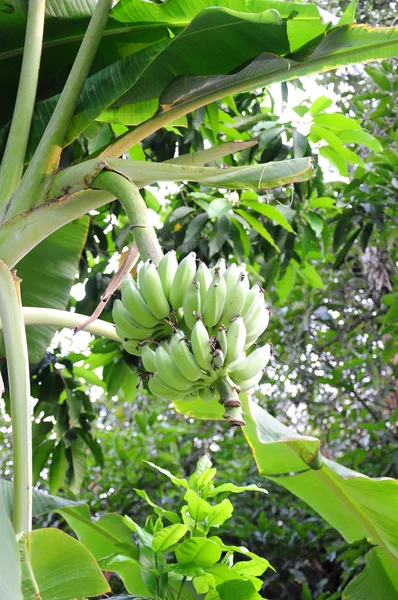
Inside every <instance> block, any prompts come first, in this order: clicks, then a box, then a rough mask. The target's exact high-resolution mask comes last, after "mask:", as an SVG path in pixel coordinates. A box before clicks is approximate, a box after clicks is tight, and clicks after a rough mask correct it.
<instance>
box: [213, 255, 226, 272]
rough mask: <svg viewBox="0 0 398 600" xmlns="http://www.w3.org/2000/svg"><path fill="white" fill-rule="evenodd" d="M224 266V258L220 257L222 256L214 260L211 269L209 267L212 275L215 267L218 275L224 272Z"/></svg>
mask: <svg viewBox="0 0 398 600" xmlns="http://www.w3.org/2000/svg"><path fill="white" fill-rule="evenodd" d="M225 267H226V264H225V258H222V257H221V258H219V259H218V261H217V262H216V264H215V265H214V267H213V268H212V269H210V271H211V273H212V275H213V277H214V275H215V274H216V272H217V269H218V271H219V273H220V275H224V273H225Z"/></svg>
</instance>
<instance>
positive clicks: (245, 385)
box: [238, 370, 264, 392]
mask: <svg viewBox="0 0 398 600" xmlns="http://www.w3.org/2000/svg"><path fill="white" fill-rule="evenodd" d="M263 374H264V373H263V371H262V370H261V371H259V372H258V373H257V374H256V375H254V377H252V378H251V379H246V380H245V381H239V383H238V385H239V388H240V391H241V392H248V391H249V390H251V389H252V388H253V387H254V386H256V385H257V384H258V383H259V382H260V381H261V379H262V377H263Z"/></svg>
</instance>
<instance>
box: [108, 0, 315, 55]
mask: <svg viewBox="0 0 398 600" xmlns="http://www.w3.org/2000/svg"><path fill="white" fill-rule="evenodd" d="M215 6H224V7H226V8H229V9H232V10H239V11H244V12H252V13H257V12H261V11H264V10H269V9H274V10H277V11H278V12H279V14H280V16H281V17H282V19H289V20H288V21H287V26H288V34H289V42H290V47H291V51H294V50H296V49H297V48H299V47H300V46H303V45H304V44H306V43H307V42H308V41H309V40H311V39H313V38H315V37H316V36H318V35H320V34H321V33H323V31H324V30H325V26H324V25H323V23H322V22H321V18H320V16H319V11H318V8H317V6H316V5H315V4H301V3H298V2H283V1H282V0H279V1H278V0H245V1H244V2H242V0H190V2H186V1H185V0H167V1H166V2H164V3H163V4H155V3H152V2H146V1H144V0H138V1H136V2H131V0H120V2H119V3H118V4H117V5H116V6H115V7H114V9H113V11H112V17H114V18H115V19H118V20H120V21H123V22H125V23H136V24H137V25H138V27H147V26H148V24H149V23H150V24H151V25H152V26H154V25H157V26H158V27H161V26H165V25H167V26H168V27H186V26H187V25H188V24H189V23H190V21H191V20H192V19H193V18H194V17H195V15H196V14H197V13H198V12H199V11H201V10H203V9H205V8H209V7H215ZM293 14H294V18H291V16H292V15H293Z"/></svg>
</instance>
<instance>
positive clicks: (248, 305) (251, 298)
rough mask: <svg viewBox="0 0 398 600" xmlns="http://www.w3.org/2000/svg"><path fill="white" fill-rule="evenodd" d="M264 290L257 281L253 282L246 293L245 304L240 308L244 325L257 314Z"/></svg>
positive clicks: (262, 301) (262, 302)
mask: <svg viewBox="0 0 398 600" xmlns="http://www.w3.org/2000/svg"><path fill="white" fill-rule="evenodd" d="M263 298H264V290H263V289H262V288H261V287H260V284H259V283H255V284H254V285H253V287H252V288H251V290H249V292H248V293H247V296H246V300H245V304H244V306H243V308H242V313H241V314H242V317H243V320H244V322H245V325H247V323H249V322H250V321H251V320H252V319H253V318H254V317H255V316H256V314H257V311H258V310H259V309H260V305H261V304H264V300H263Z"/></svg>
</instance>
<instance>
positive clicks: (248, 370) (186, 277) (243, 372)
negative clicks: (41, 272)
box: [113, 250, 272, 425]
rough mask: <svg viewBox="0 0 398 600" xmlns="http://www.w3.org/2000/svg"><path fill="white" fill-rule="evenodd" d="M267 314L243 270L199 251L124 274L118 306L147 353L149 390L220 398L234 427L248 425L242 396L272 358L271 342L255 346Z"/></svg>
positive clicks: (132, 344) (126, 340)
mask: <svg viewBox="0 0 398 600" xmlns="http://www.w3.org/2000/svg"><path fill="white" fill-rule="evenodd" d="M269 316H270V313H269V310H268V308H267V307H266V305H265V302H264V291H263V290H262V288H261V287H260V285H259V284H255V285H254V286H253V287H252V288H250V284H249V280H248V276H247V273H246V271H245V269H244V268H242V267H239V266H238V265H236V264H231V265H229V267H228V268H226V265H225V260H224V259H220V260H219V261H218V262H217V264H216V265H215V266H214V267H213V268H212V269H209V268H208V267H207V266H206V265H205V263H203V262H199V264H198V265H197V261H196V255H195V253H194V252H191V253H190V254H188V256H186V257H185V258H184V259H183V260H182V261H181V262H180V263H178V262H177V258H176V254H175V252H174V250H171V251H170V252H168V253H167V254H166V255H165V256H164V257H163V258H162V260H161V262H160V264H159V266H158V268H156V266H155V264H154V263H153V262H152V261H151V260H148V261H146V262H145V263H144V264H143V265H142V266H141V269H140V270H139V272H138V277H137V280H136V281H135V280H134V279H133V278H132V277H131V276H126V277H125V279H124V281H123V284H122V299H121V301H120V300H116V301H115V303H114V307H113V318H114V322H115V326H116V332H117V334H118V335H119V337H120V338H121V339H122V340H123V346H124V348H125V349H126V350H127V351H128V352H130V353H131V354H136V355H138V356H141V358H142V363H143V366H144V369H145V372H146V374H147V375H148V386H149V389H150V390H151V392H152V393H153V394H154V395H156V396H160V397H162V398H165V399H167V400H175V399H176V398H187V397H189V396H193V397H197V396H199V397H200V398H201V399H202V400H204V401H208V400H212V399H214V398H218V399H219V401H220V403H221V404H223V405H224V407H225V415H224V417H225V418H227V419H228V421H229V423H230V424H231V425H244V421H243V413H242V409H241V403H240V400H239V397H238V393H239V391H248V390H250V389H251V388H253V387H254V386H255V385H257V384H258V383H259V381H260V380H261V378H262V376H263V372H264V369H265V367H266V366H267V364H268V362H269V360H270V357H271V354H272V347H271V344H266V345H265V346H259V347H255V348H254V349H253V345H254V344H255V342H256V340H257V339H258V338H259V336H260V335H261V334H262V333H263V332H264V331H265V329H266V328H267V326H268V322H269Z"/></svg>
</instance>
